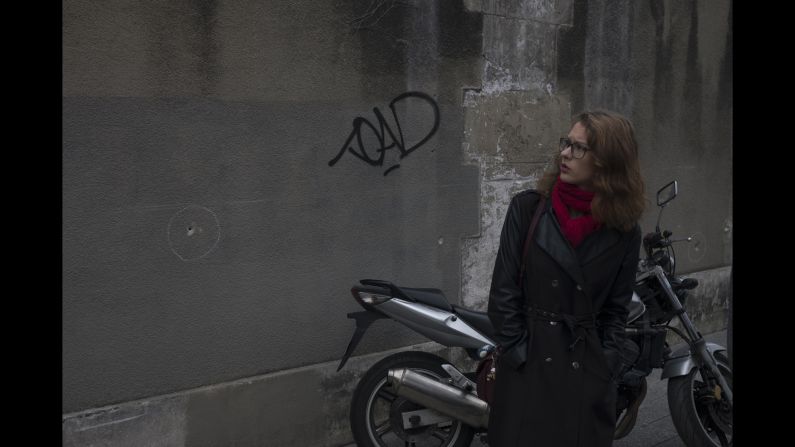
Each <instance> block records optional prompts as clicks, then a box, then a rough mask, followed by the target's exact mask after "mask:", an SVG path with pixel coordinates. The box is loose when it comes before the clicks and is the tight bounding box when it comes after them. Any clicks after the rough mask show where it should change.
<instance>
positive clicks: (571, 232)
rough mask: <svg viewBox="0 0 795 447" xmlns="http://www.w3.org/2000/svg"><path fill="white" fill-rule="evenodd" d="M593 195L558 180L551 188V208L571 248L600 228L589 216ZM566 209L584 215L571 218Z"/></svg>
mask: <svg viewBox="0 0 795 447" xmlns="http://www.w3.org/2000/svg"><path fill="white" fill-rule="evenodd" d="M593 197H594V193H592V192H589V191H585V190H583V189H580V188H579V187H578V186H577V185H573V184H571V183H566V182H564V181H563V180H561V179H560V178H558V181H557V182H555V186H553V187H552V208H553V209H554V210H555V216H557V218H558V222H560V229H561V230H563V235H564V236H566V239H568V240H569V242H571V246H572V247H575V248H576V247H577V246H578V245H580V244H581V243H582V241H583V240H584V239H585V238H586V237H587V236H588V235H589V234H591V233H593V232H594V231H596V230H598V229H599V227H601V226H602V224H600V223H599V222H597V221H596V220H594V218H593V215H592V214H591V200H593ZM567 206H568V207H570V208H572V209H575V210H577V211H581V212H583V213H585V214H583V215H582V216H579V217H576V218H572V217H571V216H569V210H568V208H567Z"/></svg>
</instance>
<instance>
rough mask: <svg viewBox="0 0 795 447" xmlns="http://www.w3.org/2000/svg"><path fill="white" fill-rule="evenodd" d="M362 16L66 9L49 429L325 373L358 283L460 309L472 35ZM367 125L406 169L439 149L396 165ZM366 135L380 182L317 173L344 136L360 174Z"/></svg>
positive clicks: (97, 5)
mask: <svg viewBox="0 0 795 447" xmlns="http://www.w3.org/2000/svg"><path fill="white" fill-rule="evenodd" d="M368 5H369V3H365V2H309V1H306V2H295V1H282V2H279V1H270V2H237V1H235V2H214V1H203V2H189V1H178V2H155V1H149V2H146V1H144V2H141V1H127V2H125V1H114V2H85V1H68V2H65V4H64V32H63V36H64V39H63V40H64V42H63V48H64V79H63V85H64V88H63V93H64V98H63V172H64V175H63V221H64V225H63V252H64V258H63V269H64V275H63V278H64V281H63V294H64V298H63V335H64V337H63V366H64V368H63V383H64V399H63V409H64V411H73V410H79V409H83V408H87V407H92V406H98V405H103V404H108V403H113V402H119V401H125V400H130V399H136V398H141V397H145V396H151V395H156V394H162V393H167V392H171V391H174V390H180V389H186V388H192V387H196V386H200V385H207V384H212V383H217V382H222V381H227V380H232V379H236V378H240V377H246V376H251V375H256V374H262V373H266V372H269V371H274V370H282V369H286V368H292V367H297V366H301V365H306V364H311V363H317V362H322V361H326V360H331V359H334V358H338V357H339V356H340V355H341V354H342V352H343V351H344V349H345V346H346V344H347V342H348V338H349V337H350V334H351V332H352V329H351V327H350V326H349V324H348V323H349V321H348V320H347V319H346V316H345V314H346V313H347V312H350V311H355V310H357V307H358V305H357V304H356V303H355V302H354V301H353V299H352V298H351V295H350V292H349V290H350V287H351V285H352V284H354V283H355V282H356V281H357V280H359V279H361V278H387V279H390V280H393V281H395V282H398V283H402V284H408V285H416V286H434V287H439V288H441V289H443V290H444V291H445V292H447V294H448V296H450V298H451V299H452V300H454V301H456V300H458V296H457V295H458V284H459V275H460V272H459V262H460V261H459V256H460V255H459V251H460V249H459V240H460V238H461V237H462V236H463V235H465V234H471V233H474V232H476V231H477V220H476V219H477V209H478V196H477V171H476V169H475V168H474V167H467V166H463V163H462V154H461V139H462V134H461V129H462V127H463V121H462V119H463V118H462V116H463V115H462V108H461V101H462V98H463V94H462V92H461V89H460V86H461V85H462V84H466V83H475V82H476V81H477V76H476V75H477V70H478V66H479V54H480V46H481V39H480V37H479V33H480V23H481V18H480V16H479V15H478V14H476V13H472V12H467V11H464V10H463V8H462V7H461V6H460V5H458V4H456V3H455V2H443V3H440V4H438V5H437V6H434V4H433V3H429V2H417V4H416V5H415V6H414V7H410V6H411V5H408V4H395V5H393V6H392V8H391V10H389V13H388V14H386V15H384V16H383V17H381V18H380V20H379V16H380V15H381V14H383V13H384V12H386V8H381V9H379V10H378V11H376V12H375V13H373V12H372V11H371V12H370V14H369V15H368V14H367V11H366V8H367V6H368ZM359 16H363V17H365V18H363V19H362V20H359V21H356V22H353V23H350V22H351V21H352V19H354V18H356V17H359ZM457 86H458V87H457ZM409 91H420V92H423V93H425V94H427V95H430V97H431V99H430V101H428V100H423V99H419V98H416V97H409V98H406V99H404V100H402V101H399V102H397V103H395V110H396V114H397V117H398V120H399V124H397V123H396V122H395V119H394V116H393V114H392V111H391V109H390V102H391V101H392V100H393V99H394V98H396V97H398V96H399V95H401V94H403V93H405V92H409ZM435 106H438V112H439V115H438V120H437V118H436V117H435V115H434V107H435ZM374 108H378V109H379V110H380V111H381V113H383V115H384V117H385V118H384V119H385V121H386V123H387V126H389V128H390V129H391V131H392V132H394V133H395V137H396V139H397V140H399V142H400V143H402V144H403V145H404V146H405V149H406V151H408V150H409V149H410V148H411V147H412V146H414V145H416V143H419V142H420V141H421V140H422V139H423V138H425V136H426V135H429V134H430V133H431V131H432V130H433V129H434V125H438V130H437V131H436V132H435V133H433V135H432V137H431V139H430V140H428V141H427V142H425V143H424V144H422V145H421V146H420V147H417V148H416V149H415V150H414V151H412V152H410V153H409V154H408V155H407V156H405V157H404V158H403V159H399V155H400V152H399V150H398V149H397V148H396V147H395V146H394V141H393V140H392V138H391V135H390V134H389V133H388V131H386V130H382V129H381V127H380V126H379V120H378V119H377V117H376V115H375V112H374V111H373V109H374ZM358 117H362V118H364V119H366V120H367V121H368V123H370V124H367V123H362V124H360V125H359V126H358V127H359V129H360V130H359V131H356V132H354V130H355V129H354V124H356V121H355V120H356V119H357V118H358ZM370 125H372V126H373V127H369V126H370ZM398 126H399V129H398ZM374 130H375V131H377V133H378V134H382V135H383V134H385V135H383V136H384V139H385V142H384V143H383V145H384V147H389V146H392V148H389V149H388V150H386V151H385V152H384V154H385V155H384V161H383V162H382V165H378V166H371V165H370V164H368V163H366V162H365V161H363V160H360V159H359V158H357V157H355V156H354V155H353V154H352V153H350V152H347V151H346V153H344V155H342V157H341V158H339V160H338V161H337V162H336V163H335V164H334V165H333V166H329V162H330V161H332V160H333V159H335V157H336V156H337V155H338V153H339V152H340V149H341V148H342V147H343V143H345V142H346V139H347V138H348V137H349V136H350V135H352V134H353V133H355V134H356V135H357V136H359V135H360V136H361V137H362V138H363V146H364V147H365V148H366V149H365V150H366V153H367V156H366V157H367V158H370V159H374V160H378V159H379V157H380V154H379V152H378V150H379V149H378V148H379V147H381V143H379V142H378V138H377V136H376V135H377V134H376V132H374ZM351 146H353V148H355V150H356V151H357V152H358V151H360V150H361V149H360V147H359V145H358V144H357V140H356V138H354V140H353V141H352V142H351ZM397 164H399V168H397V169H395V170H392V171H390V172H389V173H388V174H386V175H385V173H386V171H387V170H388V169H389V168H390V167H392V166H394V165H397ZM416 340H419V337H417V336H415V335H413V334H411V333H409V332H408V330H403V329H401V328H399V327H398V326H396V325H395V326H392V327H386V328H385V332H384V338H383V339H382V340H378V341H376V340H371V341H369V344H366V345H363V346H362V349H361V351H360V352H367V351H368V350H373V349H376V348H377V349H385V348H386V349H388V348H392V347H396V346H402V345H406V344H409V343H411V342H414V341H416Z"/></svg>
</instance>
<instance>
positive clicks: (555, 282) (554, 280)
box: [552, 279, 558, 287]
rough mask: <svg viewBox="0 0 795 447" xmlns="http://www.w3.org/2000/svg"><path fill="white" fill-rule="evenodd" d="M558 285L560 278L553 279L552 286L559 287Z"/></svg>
mask: <svg viewBox="0 0 795 447" xmlns="http://www.w3.org/2000/svg"><path fill="white" fill-rule="evenodd" d="M557 286H558V280H557V279H553V280H552V287H557Z"/></svg>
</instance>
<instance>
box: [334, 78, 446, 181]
mask: <svg viewBox="0 0 795 447" xmlns="http://www.w3.org/2000/svg"><path fill="white" fill-rule="evenodd" d="M412 97H413V98H419V99H422V100H425V101H427V102H428V103H429V104H430V105H431V107H433V129H431V131H430V132H429V133H428V135H426V136H425V138H423V139H422V140H421V141H420V142H419V143H417V144H415V145H413V146H411V147H409V148H406V142H405V140H404V138H403V130H402V129H401V128H400V120H399V119H398V116H397V112H395V104H397V103H398V102H400V101H402V100H404V99H406V98H412ZM389 108H390V109H392V116H393V117H394V118H395V124H396V125H397V131H398V137H400V138H397V137H396V136H395V133H394V132H392V128H390V127H389V125H388V124H387V123H386V120H385V119H384V115H383V114H382V113H381V111H380V110H378V107H373V113H375V116H376V117H377V118H378V124H379V127H380V129H376V127H375V126H374V125H373V124H371V123H370V122H369V121H367V120H366V119H364V118H362V117H357V118H356V119H355V120H353V130H352V131H351V134H350V135H349V136H348V139H347V140H345V143H344V144H343V145H342V149H340V151H339V153H338V154H337V156H336V157H334V159H333V160H331V161H329V162H328V165H329V166H334V164H335V163H337V162H338V161H339V160H340V158H342V155H343V154H344V153H345V149H347V150H348V152H350V153H351V154H353V155H355V156H356V157H358V158H359V159H361V160H363V161H364V162H366V163H368V164H369V165H371V166H383V164H384V154H385V153H386V151H388V150H390V149H392V148H397V149H398V150H399V151H400V159H401V160H402V159H403V157H405V156H407V155H409V154H410V153H412V152H413V151H414V150H415V149H417V148H419V147H420V146H422V145H423V144H425V142H426V141H428V140H430V139H431V137H432V136H433V134H435V133H436V131H437V130H438V129H439V106H438V105H437V104H436V101H434V100H433V98H431V97H430V96H428V95H427V94H425V93H421V92H406V93H403V94H402V95H400V96H398V97H397V98H395V99H393V100H392V102H390V103H389ZM362 125H366V126H367V127H369V128H370V130H372V131H373V134H375V137H376V138H377V139H378V143H379V147H378V148H377V149H376V152H377V153H378V154H379V155H378V158H372V157H370V155H369V154H368V153H367V150H366V149H365V145H364V143H363V142H362V132H361V131H362ZM385 131H386V132H385ZM387 133H388V134H389V138H390V139H391V140H392V143H391V144H390V145H388V146H387V145H386V143H387V141H386V136H387ZM354 137H356V141H357V143H358V146H359V148H358V151H357V150H355V149H354V148H353V146H351V141H352V140H353V138H354ZM399 167H400V165H399V164H397V165H394V166H392V167H390V168H389V169H387V170H386V171H385V172H384V176H386V175H387V174H389V173H390V172H392V171H393V170H395V169H397V168H399Z"/></svg>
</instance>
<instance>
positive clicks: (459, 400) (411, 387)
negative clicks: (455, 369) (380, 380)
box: [387, 368, 490, 428]
mask: <svg viewBox="0 0 795 447" xmlns="http://www.w3.org/2000/svg"><path fill="white" fill-rule="evenodd" d="M387 381H388V382H389V383H390V384H391V385H392V386H393V387H394V389H395V394H397V395H398V396H402V397H405V398H406V399H408V400H410V401H412V402H416V403H418V404H420V405H424V406H426V407H428V408H430V409H432V410H436V411H438V412H439V413H442V414H444V415H446V416H450V417H452V418H455V419H458V420H459V421H463V422H464V423H466V424H467V425H471V426H472V427H475V428H487V427H488V425H489V411H490V408H489V404H487V403H486V402H485V401H483V400H480V399H478V398H477V397H476V396H474V395H472V394H470V393H467V392H466V391H464V390H461V389H459V388H456V387H454V386H450V385H447V384H444V383H442V382H439V381H438V380H435V379H433V378H430V377H428V376H424V375H422V374H419V373H416V372H414V371H412V370H410V369H408V368H400V369H390V370H389V373H388V374H387Z"/></svg>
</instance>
